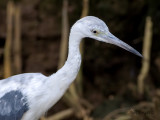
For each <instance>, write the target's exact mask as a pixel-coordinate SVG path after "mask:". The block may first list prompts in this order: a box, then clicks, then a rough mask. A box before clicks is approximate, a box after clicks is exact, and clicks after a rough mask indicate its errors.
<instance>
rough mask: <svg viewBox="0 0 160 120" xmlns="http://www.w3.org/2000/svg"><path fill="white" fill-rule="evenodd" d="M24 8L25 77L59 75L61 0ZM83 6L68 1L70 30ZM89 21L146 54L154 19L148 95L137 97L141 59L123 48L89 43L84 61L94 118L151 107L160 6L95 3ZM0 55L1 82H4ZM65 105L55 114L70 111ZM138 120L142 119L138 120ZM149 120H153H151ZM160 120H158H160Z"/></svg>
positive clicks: (137, 1) (1, 13) (140, 1)
mask: <svg viewBox="0 0 160 120" xmlns="http://www.w3.org/2000/svg"><path fill="white" fill-rule="evenodd" d="M7 2H8V0H0V50H1V51H3V49H4V45H5V39H6V6H7ZM15 2H16V3H17V4H20V5H21V19H22V22H21V29H22V31H21V33H22V34H21V39H22V65H23V67H22V68H23V69H22V72H23V73H26V72H41V73H43V74H45V75H50V74H52V73H54V72H56V71H57V65H58V60H59V47H60V40H61V18H62V17H61V16H62V15H61V13H62V1H61V0H15ZM81 11H82V1H81V0H69V9H68V15H69V25H70V27H71V26H72V25H73V24H74V22H75V21H76V20H78V19H79V18H80V16H81ZM89 15H91V16H97V17H99V18H100V19H102V20H104V21H105V23H106V24H107V25H108V27H109V29H110V31H111V33H113V34H114V35H115V36H117V37H118V38H120V39H121V40H123V41H124V42H126V43H127V44H129V45H131V46H132V47H134V48H135V49H136V50H138V51H139V52H140V53H142V45H143V38H144V27H145V19H146V17H147V16H151V18H152V22H153V37H152V47H151V58H150V60H151V61H150V70H149V73H148V75H147V78H146V79H145V95H144V96H143V98H139V97H138V95H137V91H136V87H137V76H138V74H139V73H140V69H141V62H142V59H141V58H140V57H137V56H135V55H133V54H132V53H129V52H127V51H125V50H123V49H121V48H119V47H116V46H113V45H109V44H105V43H100V42H97V41H94V40H92V39H85V41H84V51H85V54H84V55H83V75H84V80H83V87H84V89H83V91H85V92H84V98H85V99H87V100H88V101H89V102H90V103H91V104H92V105H93V106H94V108H95V109H94V110H93V112H92V113H91V116H94V117H95V118H103V117H104V116H105V115H106V114H107V113H109V112H111V111H112V110H114V109H116V108H120V107H123V106H129V107H132V106H134V105H137V104H139V103H141V102H142V101H147V102H152V101H153V98H154V97H155V94H156V91H158V90H160V1H159V0H90V3H89ZM3 62H4V61H3V52H0V68H1V69H0V78H1V79H2V78H3ZM66 107H67V106H66V104H65V103H64V102H63V101H62V100H61V101H60V102H58V104H57V105H56V106H55V107H53V108H52V111H51V112H58V111H59V110H62V109H64V108H66ZM159 119H160V118H159ZM137 120H138V119H137ZM146 120H152V119H150V118H149V117H147V118H146ZM157 120H158V119H157Z"/></svg>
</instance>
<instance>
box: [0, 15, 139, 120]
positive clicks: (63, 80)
mask: <svg viewBox="0 0 160 120" xmlns="http://www.w3.org/2000/svg"><path fill="white" fill-rule="evenodd" d="M85 37H89V38H93V39H95V40H98V41H102V42H106V43H111V44H115V45H117V46H119V47H122V48H124V49H126V50H128V51H130V52H132V53H134V54H136V55H138V56H141V54H140V53H139V52H137V51H136V50H135V49H133V48H132V47H130V46H129V45H127V44H126V43H124V42H122V41H120V40H119V39H118V38H116V37H115V36H114V35H112V34H111V33H110V32H109V30H108V27H107V26H106V24H105V23H104V22H103V21H102V20H100V19H99V18H97V17H93V16H87V17H84V18H82V19H80V20H78V21H77V22H76V23H75V24H74V25H73V26H72V29H71V32H70V36H69V53H68V58H67V61H66V63H65V64H64V66H63V67H62V68H61V69H60V70H58V71H57V72H56V73H55V74H52V75H51V76H49V77H47V76H44V75H42V74H41V73H24V74H19V75H15V76H12V77H9V78H7V79H3V80H1V81H0V106H2V109H0V119H1V118H5V117H6V118H7V116H9V117H8V118H7V119H6V120H10V117H12V114H13V113H15V112H17V111H18V112H20V113H21V114H22V115H21V116H19V117H17V120H19V119H22V120H37V119H38V118H39V117H40V116H41V115H43V114H44V113H45V112H46V111H47V110H48V109H49V108H50V107H52V106H53V105H54V104H55V103H56V102H57V101H58V100H59V99H60V98H61V97H62V96H63V94H64V93H65V91H66V90H67V88H68V87H69V85H70V84H71V83H72V82H73V80H74V79H75V78H76V76H77V73H78V71H79V68H80V64H81V55H80V52H79V45H80V42H81V39H82V38H85ZM11 91H14V92H11ZM15 91H18V92H15ZM8 93H11V94H12V95H14V96H15V98H14V99H15V100H17V99H16V96H20V97H19V98H21V100H20V99H18V100H17V101H19V102H22V101H23V102H22V103H23V104H22V105H20V107H19V109H18V110H17V109H15V108H13V107H12V104H14V102H13V103H12V101H11V100H9V99H13V98H10V96H11V95H10V94H8ZM15 94H16V95H15ZM21 94H22V95H21ZM4 104H5V105H4ZM6 106H7V108H8V109H5V108H6ZM16 110H17V111H16ZM21 111H25V112H21ZM17 116H18V114H17Z"/></svg>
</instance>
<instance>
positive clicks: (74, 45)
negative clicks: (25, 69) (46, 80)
mask: <svg viewBox="0 0 160 120" xmlns="http://www.w3.org/2000/svg"><path fill="white" fill-rule="evenodd" d="M79 36H80V35H79V34H76V33H74V32H72V31H71V33H70V37H69V50H68V58H67V61H66V62H65V64H64V66H63V67H62V68H61V69H59V70H58V71H57V72H56V73H55V74H53V75H51V76H50V78H51V79H54V80H55V79H56V81H59V82H61V85H62V84H64V85H66V87H67V88H68V86H69V85H70V84H71V83H72V82H73V80H74V79H75V78H76V76H77V74H78V71H79V68H80V65H81V54H80V51H79V45H80V42H81V39H82V37H79ZM51 81H52V80H51Z"/></svg>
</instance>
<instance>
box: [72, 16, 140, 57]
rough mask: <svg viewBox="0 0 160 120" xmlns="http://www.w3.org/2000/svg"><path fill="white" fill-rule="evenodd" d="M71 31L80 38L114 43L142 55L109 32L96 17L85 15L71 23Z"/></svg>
mask: <svg viewBox="0 0 160 120" xmlns="http://www.w3.org/2000/svg"><path fill="white" fill-rule="evenodd" d="M71 31H74V33H76V34H78V35H80V36H81V37H82V38H85V37H89V38H92V39H95V40H98V41H102V42H105V43H110V44H114V45H117V46H119V47H121V48H123V49H125V50H127V51H129V52H132V53H134V54H136V55H138V56H140V57H142V55H141V54H140V53H139V52H138V51H137V50H135V49H134V48H132V47H131V46H129V45H128V44H126V43H125V42H123V41H121V40H120V39H118V38H117V37H115V36H114V35H113V34H112V33H110V31H109V29H108V27H107V25H106V24H105V23H104V22H103V21H102V20H101V19H99V18H97V17H94V16H87V17H84V18H82V19H80V20H78V21H77V22H76V23H75V24H74V25H73V27H72V29H71Z"/></svg>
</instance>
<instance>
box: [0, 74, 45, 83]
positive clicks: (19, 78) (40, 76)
mask: <svg viewBox="0 0 160 120" xmlns="http://www.w3.org/2000/svg"><path fill="white" fill-rule="evenodd" d="M46 78H47V76H45V75H43V74H41V73H23V74H18V75H13V76H11V77H8V78H5V79H2V80H1V81H0V84H1V83H6V82H11V81H14V82H21V83H23V82H26V81H27V82H30V81H32V80H36V79H41V80H43V79H46Z"/></svg>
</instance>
